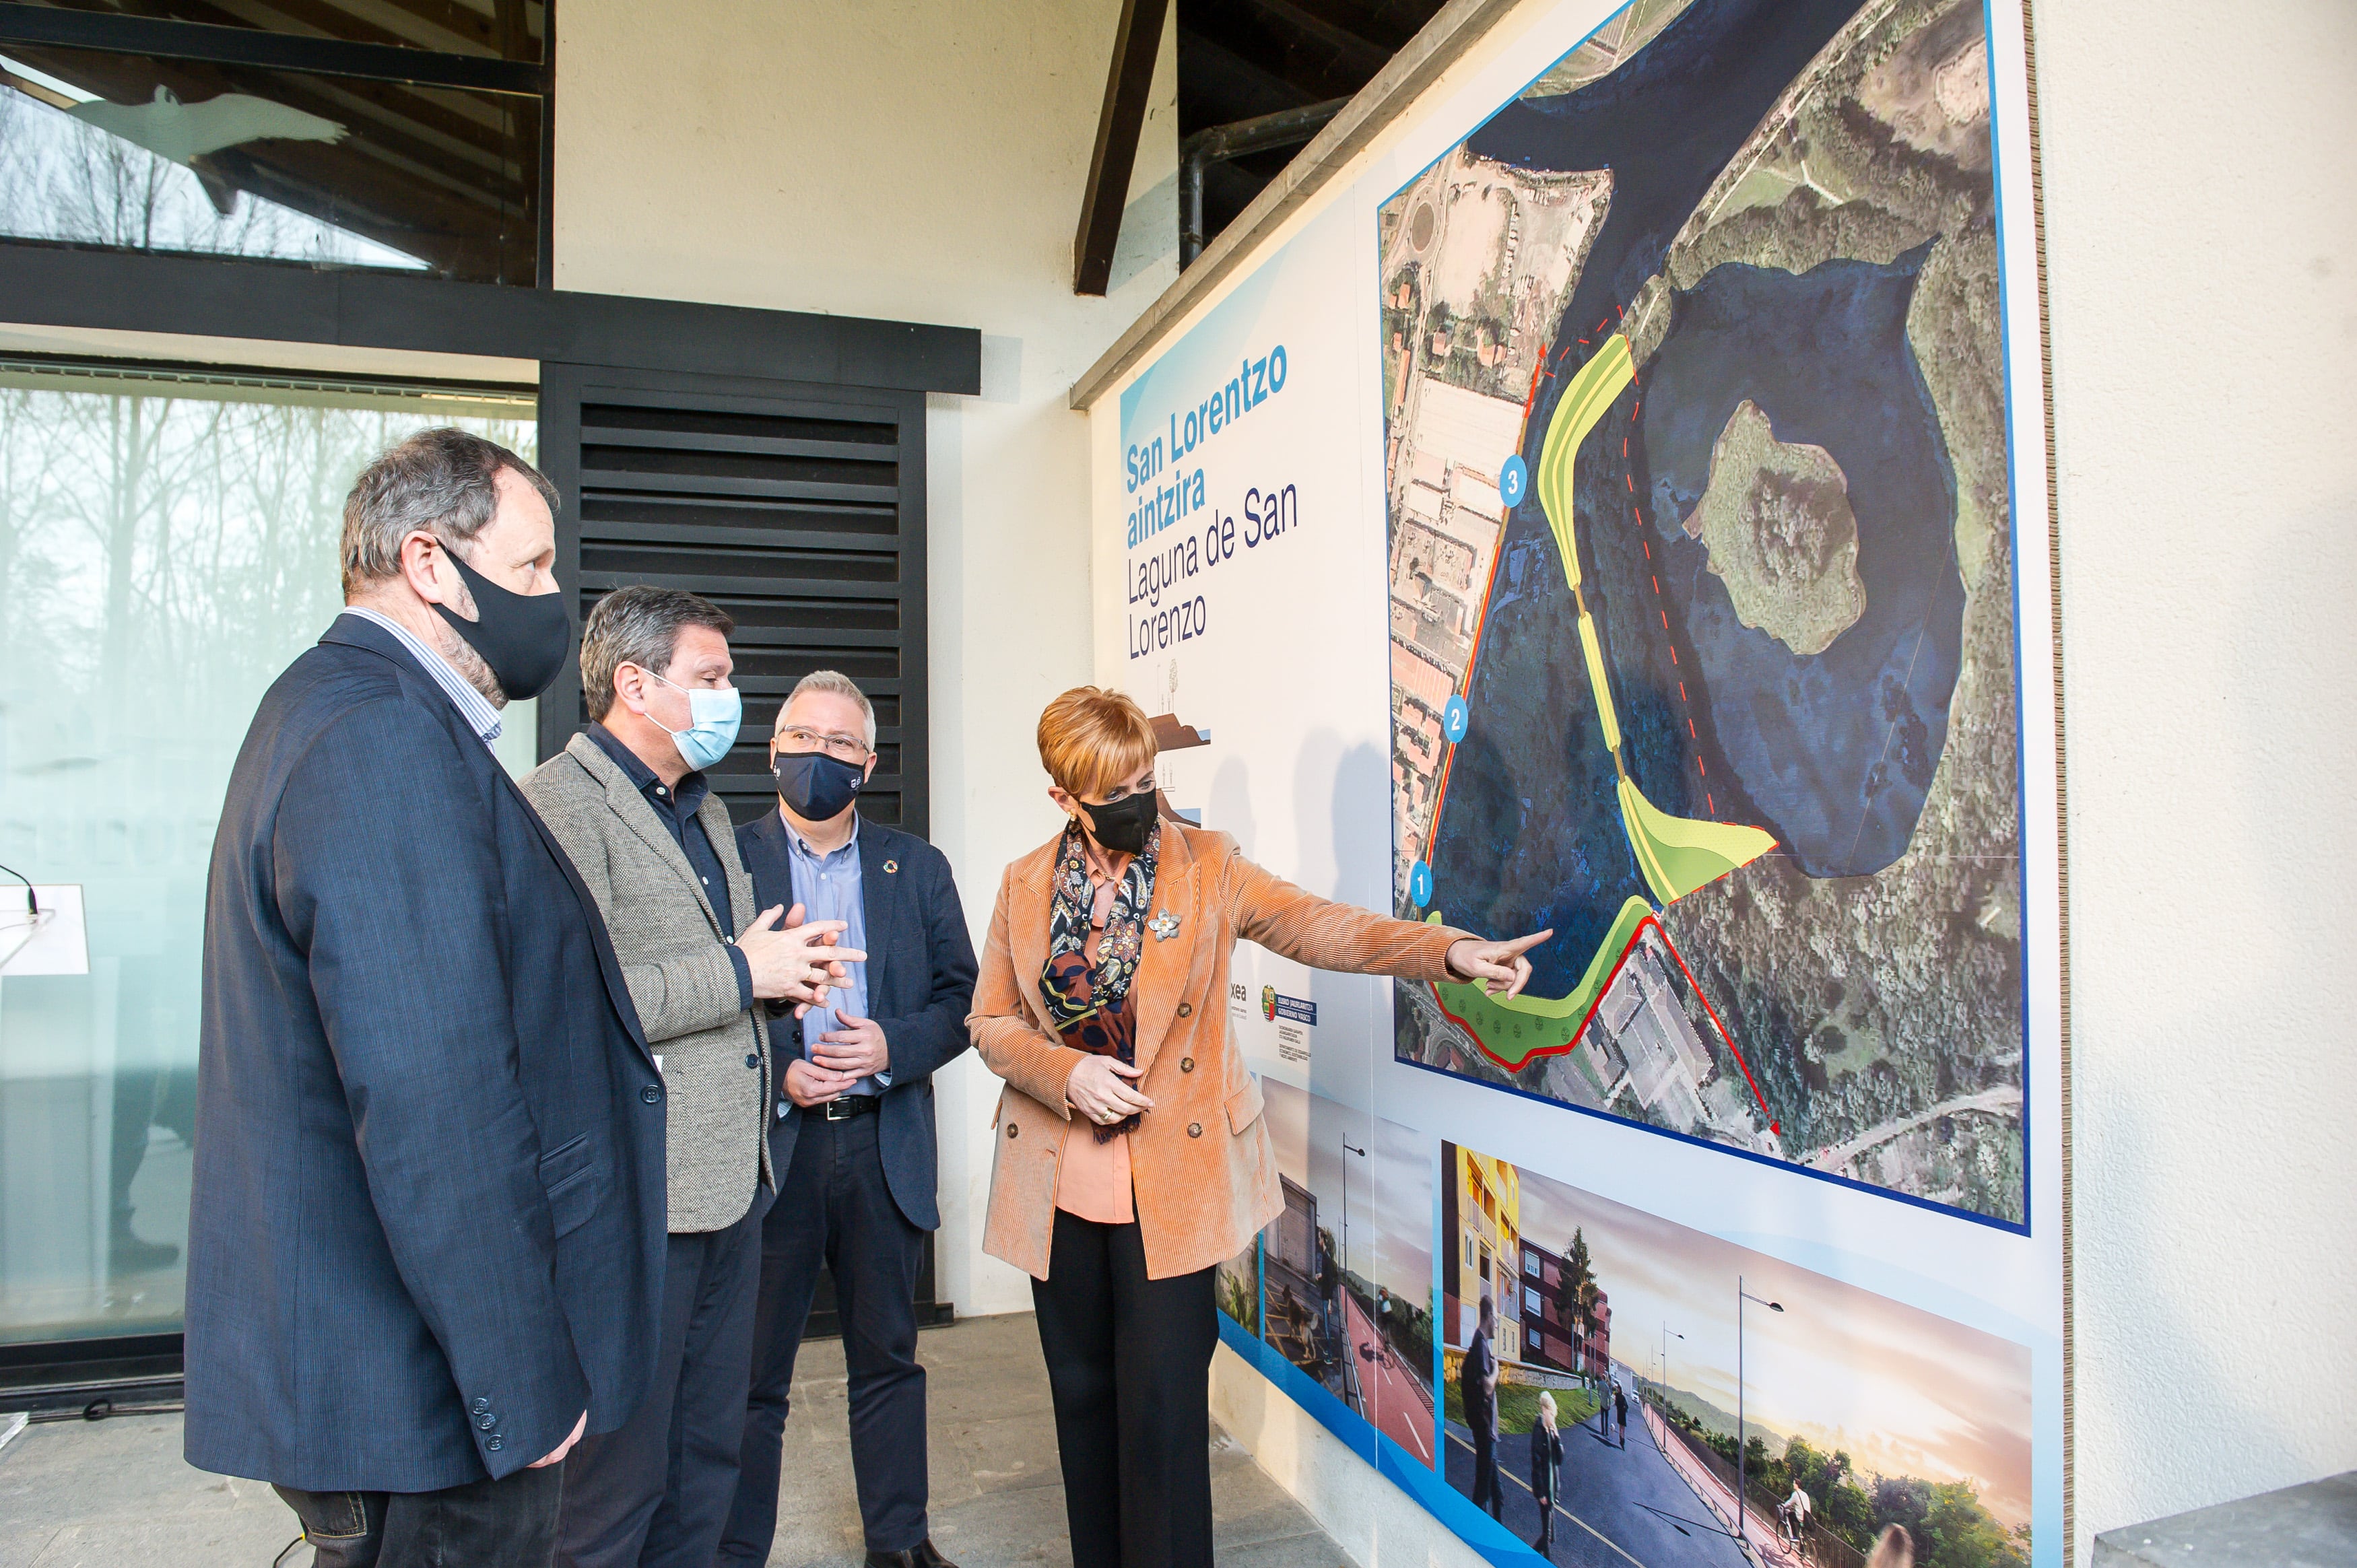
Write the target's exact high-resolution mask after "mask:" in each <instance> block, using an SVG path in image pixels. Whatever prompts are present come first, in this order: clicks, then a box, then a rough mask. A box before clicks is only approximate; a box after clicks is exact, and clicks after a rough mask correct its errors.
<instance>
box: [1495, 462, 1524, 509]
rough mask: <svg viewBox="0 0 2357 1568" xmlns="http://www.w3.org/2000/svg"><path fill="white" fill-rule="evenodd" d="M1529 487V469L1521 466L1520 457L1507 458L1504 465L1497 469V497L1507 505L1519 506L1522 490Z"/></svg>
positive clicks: (1521, 499)
mask: <svg viewBox="0 0 2357 1568" xmlns="http://www.w3.org/2000/svg"><path fill="white" fill-rule="evenodd" d="M1530 488H1531V471H1530V470H1529V469H1528V468H1525V467H1523V460H1522V458H1521V457H1520V456H1512V457H1509V458H1507V459H1506V466H1505V467H1502V468H1501V469H1499V470H1498V499H1500V500H1501V501H1504V502H1505V503H1506V504H1507V505H1508V506H1520V505H1521V504H1522V501H1523V492H1524V491H1526V490H1528V489H1530Z"/></svg>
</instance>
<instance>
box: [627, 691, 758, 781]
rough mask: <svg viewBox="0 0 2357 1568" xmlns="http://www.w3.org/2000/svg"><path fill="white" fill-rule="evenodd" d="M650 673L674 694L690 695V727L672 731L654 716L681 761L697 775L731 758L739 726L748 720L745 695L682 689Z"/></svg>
mask: <svg viewBox="0 0 2357 1568" xmlns="http://www.w3.org/2000/svg"><path fill="white" fill-rule="evenodd" d="M647 673H648V674H649V675H650V676H652V677H653V678H654V679H655V680H658V681H662V683H663V684H664V685H666V686H669V687H671V688H672V689H673V690H674V691H679V692H685V693H687V721H688V722H687V727H686V728H685V729H673V728H671V727H670V726H669V725H664V724H663V722H662V720H661V719H655V716H654V714H648V715H647V717H649V718H651V719H654V722H655V724H656V725H657V726H658V727H660V728H662V732H663V733H664V734H665V735H667V736H671V738H672V744H673V745H674V746H678V747H679V755H680V759H681V760H682V761H683V762H685V763H686V764H687V765H688V766H689V767H690V768H694V769H695V770H696V771H698V772H702V771H703V770H704V769H705V768H709V767H711V766H712V765H713V764H714V763H716V762H717V761H719V760H720V759H721V758H722V757H726V756H727V755H728V748H729V747H730V746H735V745H736V744H737V725H740V724H742V723H743V722H744V720H745V693H742V692H739V691H738V690H737V688H736V687H734V686H730V687H728V688H726V690H723V691H718V692H715V691H712V690H710V689H708V688H706V687H703V686H683V685H681V684H680V683H679V682H676V681H664V680H663V678H662V676H660V675H656V674H655V672H654V671H651V670H650V671H647Z"/></svg>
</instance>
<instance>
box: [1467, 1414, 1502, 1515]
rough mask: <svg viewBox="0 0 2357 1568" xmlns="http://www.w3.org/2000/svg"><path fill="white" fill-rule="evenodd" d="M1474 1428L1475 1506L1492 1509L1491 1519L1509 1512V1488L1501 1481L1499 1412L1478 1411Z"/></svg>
mask: <svg viewBox="0 0 2357 1568" xmlns="http://www.w3.org/2000/svg"><path fill="white" fill-rule="evenodd" d="M1472 1427H1473V1506H1474V1507H1475V1508H1477V1509H1489V1510H1490V1517H1491V1519H1502V1518H1504V1517H1505V1512H1506V1488H1505V1487H1502V1486H1501V1485H1500V1484H1499V1481H1498V1415H1497V1412H1496V1411H1495V1410H1492V1411H1491V1412H1488V1413H1487V1414H1486V1416H1485V1415H1481V1414H1476V1415H1475V1416H1474V1418H1473V1422H1472Z"/></svg>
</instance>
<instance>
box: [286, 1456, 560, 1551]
mask: <svg viewBox="0 0 2357 1568" xmlns="http://www.w3.org/2000/svg"><path fill="white" fill-rule="evenodd" d="M272 1489H273V1490H274V1491H275V1492H277V1494H278V1495H279V1497H281V1498H284V1499H285V1503H286V1506H287V1507H288V1508H290V1509H294V1510H295V1517H296V1519H297V1520H300V1521H301V1522H302V1525H303V1538H304V1539H305V1540H306V1541H309V1542H310V1543H311V1551H312V1559H311V1561H312V1563H313V1564H314V1568H443V1565H444V1564H447V1563H468V1564H470V1565H474V1568H548V1564H549V1562H550V1559H551V1557H552V1555H553V1554H554V1552H555V1549H556V1513H557V1504H558V1499H559V1498H562V1497H563V1496H564V1493H565V1466H562V1465H551V1466H548V1467H547V1468H546V1469H543V1470H518V1471H517V1472H516V1473H515V1474H514V1475H512V1476H508V1477H503V1478H501V1479H500V1480H496V1481H494V1480H490V1479H488V1478H486V1479H484V1480H480V1481H468V1482H464V1483H462V1484H460V1485H458V1486H456V1487H443V1488H442V1489H441V1490H440V1491H438V1492H300V1491H296V1489H295V1488H294V1487H274V1488H272Z"/></svg>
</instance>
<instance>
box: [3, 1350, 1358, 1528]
mask: <svg viewBox="0 0 2357 1568" xmlns="http://www.w3.org/2000/svg"><path fill="white" fill-rule="evenodd" d="M922 1355H923V1358H924V1360H925V1363H926V1366H927V1368H928V1369H929V1372H930V1389H931V1412H932V1447H931V1455H930V1457H931V1467H932V1495H933V1514H932V1518H933V1540H934V1542H935V1543H936V1544H937V1545H939V1546H940V1547H941V1549H942V1552H943V1553H944V1554H945V1555H947V1556H948V1557H950V1558H951V1559H952V1561H954V1562H956V1563H959V1564H960V1565H961V1568H999V1565H1000V1564H1011V1563H1047V1564H1062V1563H1070V1562H1071V1551H1070V1549H1069V1547H1068V1545H1067V1543H1066V1541H1065V1534H1064V1488H1063V1484H1062V1480H1061V1478H1060V1476H1059V1474H1058V1472H1057V1468H1056V1434H1055V1425H1054V1422H1053V1419H1052V1417H1051V1415H1050V1413H1049V1404H1048V1380H1047V1372H1046V1370H1045V1369H1043V1368H1042V1366H1041V1365H1040V1361H1039V1338H1038V1336H1037V1334H1036V1332H1035V1331H1034V1329H1033V1327H1032V1325H1031V1319H1030V1318H1029V1317H1028V1316H1015V1317H995V1318H976V1319H973V1320H971V1321H969V1322H965V1323H962V1324H959V1325H958V1326H955V1327H953V1328H941V1329H933V1330H931V1331H928V1332H927V1333H926V1335H925V1336H924V1338H923V1341H922ZM798 1370H799V1373H800V1376H799V1377H798V1379H797V1380H796V1385H795V1390H794V1410H793V1418H792V1420H791V1422H789V1423H788V1424H787V1427H786V1454H785V1468H784V1493H783V1499H782V1500H783V1504H784V1506H783V1508H782V1509H781V1514H782V1516H783V1521H784V1522H783V1523H782V1524H781V1526H780V1531H779V1536H778V1542H777V1546H776V1548H775V1550H774V1551H773V1552H771V1553H770V1563H773V1564H779V1565H781V1568H801V1565H802V1564H817V1563H846V1564H856V1563H858V1562H859V1561H860V1540H859V1509H858V1506H857V1504H856V1501H855V1500H854V1498H853V1494H852V1487H851V1456H850V1451H849V1448H848V1446H847V1441H846V1437H845V1395H844V1379H843V1359H842V1355H841V1353H840V1351H839V1349H838V1348H837V1346H836V1344H835V1342H834V1341H832V1340H828V1341H823V1342H820V1343H817V1344H813V1345H812V1346H811V1347H809V1348H808V1349H806V1350H805V1351H804V1352H803V1355H802V1365H801V1366H800V1368H799V1369H798ZM1211 1487H1212V1494H1213V1497H1214V1498H1215V1503H1216V1508H1217V1529H1218V1550H1219V1560H1220V1563H1221V1564H1222V1568H1342V1565H1343V1564H1345V1563H1347V1562H1348V1559H1347V1558H1345V1557H1344V1556H1343V1554H1342V1552H1341V1551H1340V1548H1338V1547H1337V1546H1336V1545H1335V1544H1334V1543H1333V1542H1332V1541H1329V1540H1328V1539H1327V1537H1326V1536H1325V1535H1324V1534H1323V1533H1322V1532H1321V1531H1319V1530H1318V1527H1317V1525H1316V1524H1315V1523H1314V1522H1313V1521H1312V1520H1310V1518H1309V1516H1308V1514H1307V1513H1305V1512H1304V1511H1303V1510H1302V1509H1301V1506H1300V1505H1299V1504H1298V1503H1296V1502H1295V1501H1294V1500H1293V1499H1292V1498H1290V1497H1288V1496H1287V1495H1286V1493H1284V1492H1283V1491H1281V1490H1280V1489H1279V1488H1278V1487H1277V1486H1276V1484H1275V1482H1274V1481H1272V1480H1270V1479H1269V1477H1267V1476H1266V1475H1265V1474H1264V1473H1263V1472H1262V1471H1261V1469H1260V1467H1259V1466H1256V1465H1255V1464H1254V1463H1253V1459H1252V1456H1251V1455H1249V1454H1246V1453H1245V1452H1244V1451H1243V1448H1242V1447H1240V1446H1238V1445H1237V1444H1235V1443H1234V1442H1232V1440H1230V1439H1228V1438H1227V1437H1225V1436H1224V1435H1221V1436H1215V1437H1214V1439H1213V1442H1212V1453H1211ZM295 1533H296V1530H295V1521H294V1517H293V1516H292V1515H291V1514H289V1513H288V1512H287V1511H286V1509H285V1506H284V1505H283V1504H281V1503H280V1502H279V1501H278V1499H277V1498H276V1497H274V1495H273V1494H272V1492H271V1490H270V1488H269V1487H265V1486H263V1485H261V1484H260V1483H258V1482H253V1481H236V1480H230V1479H227V1478H225V1477H220V1476H209V1475H206V1474H204V1473H203V1472H201V1471H198V1470H192V1469H190V1468H189V1467H188V1466H187V1465H186V1464H185V1463H183V1462H182V1461H181V1459H180V1422H179V1418H178V1416H122V1417H117V1418H115V1419H113V1420H111V1421H105V1422H99V1423H78V1422H77V1423H54V1424H44V1425H39V1426H35V1427H33V1428H31V1429H30V1430H29V1431H27V1433H26V1434H24V1435H23V1436H21V1437H19V1438H17V1439H16V1441H15V1442H14V1443H12V1444H9V1445H8V1446H7V1447H6V1448H5V1449H0V1568H79V1565H83V1564H87V1565H89V1568H99V1565H101V1564H105V1565H106V1568H119V1565H120V1564H122V1563H138V1564H141V1565H142V1568H180V1565H182V1564H187V1565H190V1568H196V1565H202V1568H266V1565H267V1564H269V1563H270V1562H271V1560H272V1559H273V1558H274V1556H275V1555H276V1554H277V1552H279V1550H280V1549H281V1548H282V1547H284V1546H285V1545H286V1544H287V1542H288V1541H290V1540H291V1539H292V1538H293V1537H294V1535H295ZM309 1561H310V1553H309V1551H308V1549H307V1548H306V1549H304V1550H301V1551H298V1552H296V1553H295V1554H294V1556H293V1557H291V1558H290V1559H289V1562H288V1568H302V1565H305V1564H307V1563H309Z"/></svg>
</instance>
